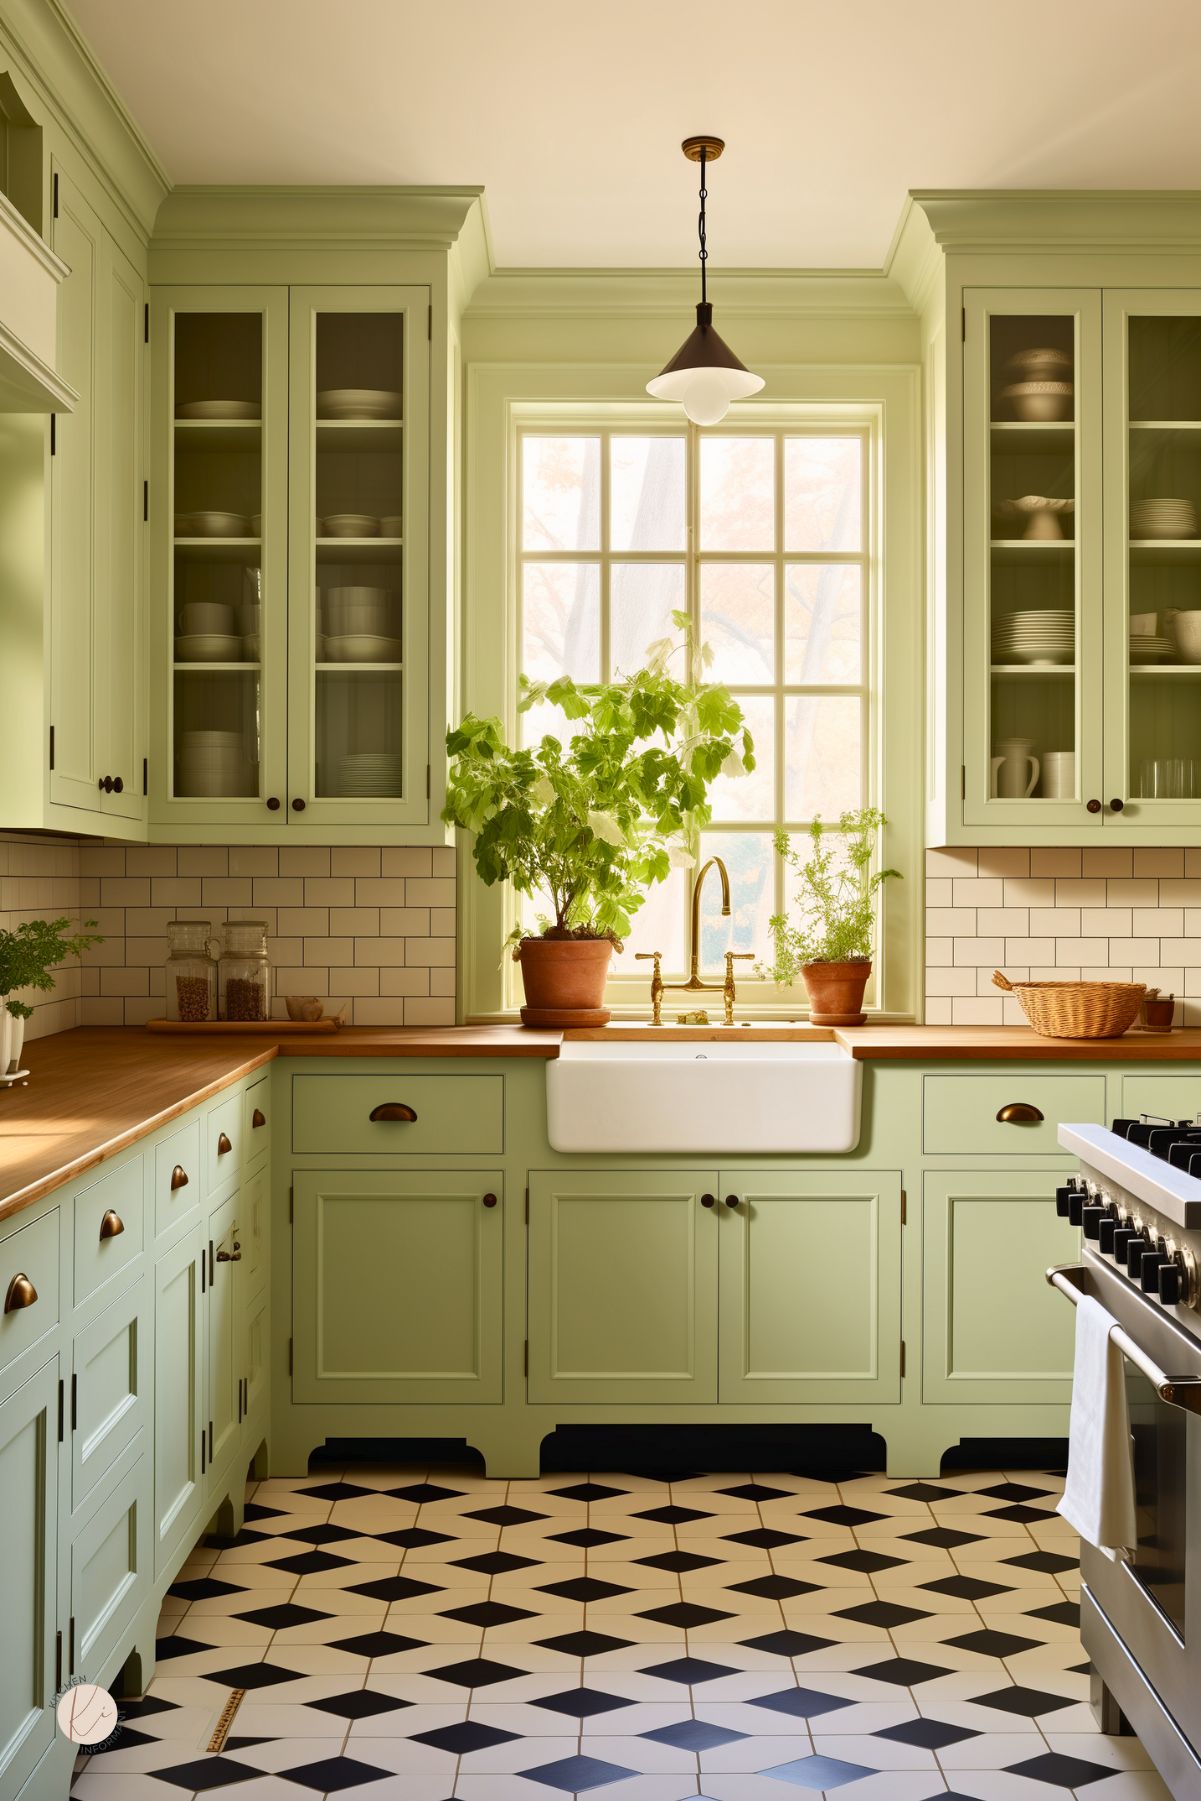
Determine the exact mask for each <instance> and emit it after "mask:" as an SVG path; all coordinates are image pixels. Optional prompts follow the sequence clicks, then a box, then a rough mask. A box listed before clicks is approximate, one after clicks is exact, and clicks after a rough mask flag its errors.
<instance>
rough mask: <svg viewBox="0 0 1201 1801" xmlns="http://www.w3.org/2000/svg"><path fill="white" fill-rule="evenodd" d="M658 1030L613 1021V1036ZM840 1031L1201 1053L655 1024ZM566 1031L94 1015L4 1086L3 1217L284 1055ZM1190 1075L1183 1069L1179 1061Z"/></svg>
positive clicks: (890, 1047) (955, 1055)
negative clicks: (194, 1026) (94, 1020)
mask: <svg viewBox="0 0 1201 1801" xmlns="http://www.w3.org/2000/svg"><path fill="white" fill-rule="evenodd" d="M653 1030H654V1028H652V1027H648V1026H643V1025H638V1024H632V1023H631V1024H627V1025H623V1024H621V1023H619V1022H614V1024H612V1025H610V1026H607V1027H604V1028H602V1029H601V1031H600V1033H599V1034H598V1033H596V1032H590V1033H588V1034H586V1035H587V1036H589V1037H595V1036H598V1035H601V1036H604V1037H606V1038H615V1037H618V1036H623V1037H626V1036H628V1037H638V1038H641V1037H643V1036H646V1035H649V1034H650V1033H651V1032H652V1031H653ZM732 1034H736V1035H737V1036H738V1037H739V1038H740V1039H748V1040H749V1039H758V1040H766V1041H772V1040H775V1041H782V1040H786V1039H793V1040H795V1039H815V1038H821V1039H827V1040H828V1039H830V1038H833V1039H835V1040H836V1041H837V1042H838V1043H840V1044H842V1045H844V1046H845V1047H846V1049H847V1050H848V1051H849V1052H850V1054H851V1055H852V1056H853V1057H855V1058H856V1059H859V1060H862V1061H865V1062H877V1061H878V1062H898V1061H908V1062H921V1063H943V1062H947V1063H957V1062H962V1063H979V1062H988V1063H996V1062H1015V1063H1029V1064H1038V1063H1057V1064H1079V1063H1087V1064H1165V1065H1168V1066H1179V1065H1189V1064H1191V1065H1201V1030H1197V1029H1188V1030H1183V1031H1178V1032H1172V1033H1169V1034H1166V1035H1162V1036H1161V1035H1154V1034H1150V1033H1140V1032H1129V1033H1127V1034H1126V1035H1125V1036H1124V1037H1122V1038H1117V1039H1115V1038H1104V1039H1087V1040H1078V1039H1049V1038H1038V1037H1036V1036H1035V1034H1034V1033H1033V1032H1031V1031H1030V1030H1029V1029H1028V1028H1027V1027H1025V1026H1003V1027H984V1026H961V1027H953V1026H917V1025H868V1026H862V1027H857V1028H851V1029H847V1030H835V1031H833V1032H831V1031H823V1030H820V1029H818V1028H813V1027H808V1026H804V1025H793V1026H787V1025H774V1024H766V1023H760V1024H755V1025H751V1026H735V1027H733V1028H723V1027H721V1026H690V1027H672V1026H664V1027H662V1028H660V1032H659V1033H657V1034H656V1036H658V1035H662V1036H665V1037H666V1036H669V1035H670V1036H673V1037H686V1038H688V1039H695V1040H697V1041H701V1042H703V1041H706V1040H716V1039H722V1038H727V1037H729V1036H731V1035H732ZM562 1039H563V1034H562V1033H559V1032H549V1031H530V1030H527V1029H526V1028H524V1027H521V1026H517V1025H481V1026H450V1027H414V1028H408V1029H406V1028H403V1027H395V1028H384V1027H378V1028H373V1027H353V1026H352V1027H347V1028H344V1029H343V1030H342V1031H340V1032H336V1033H331V1034H328V1035H327V1034H314V1035H313V1036H310V1037H298V1036H294V1035H290V1034H286V1033H281V1034H280V1035H279V1036H278V1037H275V1036H273V1035H272V1034H270V1033H267V1034H264V1035H262V1036H258V1035H247V1036H239V1037H234V1036H232V1035H231V1036H228V1037H226V1036H213V1037H208V1036H205V1037H200V1036H197V1037H188V1036H184V1035H178V1036H159V1035H156V1034H150V1033H146V1032H143V1031H139V1030H136V1029H131V1028H121V1027H109V1026H103V1027H102V1026H85V1027H81V1028H79V1029H77V1030H75V1031H70V1032H62V1033H59V1034H57V1035H56V1036H54V1037H50V1038H43V1039H37V1040H35V1041H34V1042H33V1043H31V1044H30V1045H28V1046H27V1049H26V1055H25V1061H26V1063H27V1065H28V1068H29V1071H30V1080H29V1082H28V1083H27V1084H26V1085H24V1086H18V1087H13V1088H10V1089H8V1090H7V1091H5V1092H0V1219H2V1218H5V1217H6V1216H7V1215H9V1214H11V1213H14V1212H16V1211H18V1210H19V1209H20V1208H22V1207H25V1206H27V1205H28V1204H29V1203H30V1202H32V1201H34V1200H36V1199H38V1198H39V1196H41V1195H43V1194H45V1193H46V1192H47V1191H48V1190H49V1189H52V1188H55V1187H57V1186H58V1185H59V1184H61V1183H63V1182H68V1181H70V1180H72V1179H73V1178H74V1177H76V1176H78V1175H80V1174H81V1173H83V1172H84V1171H86V1170H88V1169H90V1168H92V1167H93V1166H94V1165H95V1164H98V1163H100V1162H102V1161H103V1160H104V1159H105V1158H107V1157H111V1156H113V1155H114V1154H115V1153H116V1152H118V1151H121V1150H123V1149H125V1147H126V1146H128V1145H130V1144H132V1143H134V1142H135V1141H136V1140H137V1139H139V1138H142V1137H144V1136H146V1135H147V1134H148V1133H150V1132H153V1131H155V1130H157V1128H158V1127H160V1126H162V1125H164V1124H165V1123H166V1122H168V1121H169V1120H171V1119H173V1118H174V1117H175V1116H176V1115H178V1114H180V1113H184V1112H186V1111H187V1110H188V1109H189V1108H191V1107H193V1106H195V1105H196V1104H197V1103H198V1102H202V1101H204V1100H205V1099H207V1098H208V1097H209V1096H211V1095H213V1094H216V1093H217V1092H218V1091H219V1090H220V1089H222V1088H225V1087H228V1086H229V1085H230V1084H231V1083H234V1082H237V1081H240V1080H241V1079H242V1078H243V1077H244V1076H247V1075H249V1074H251V1073H253V1071H255V1070H256V1069H259V1068H261V1067H263V1066H265V1065H266V1064H269V1063H271V1062H272V1061H273V1060H274V1059H275V1058H276V1057H279V1056H284V1057H289V1058H301V1057H306V1058H307V1057H318V1058H323V1059H324V1058H341V1057H357V1058H375V1057H378V1058H402V1057H413V1058H476V1059H479V1058H520V1059H542V1060H546V1059H549V1058H553V1057H556V1056H557V1055H558V1052H559V1046H560V1044H561V1043H562ZM1181 1073H1184V1071H1183V1070H1182V1071H1181Z"/></svg>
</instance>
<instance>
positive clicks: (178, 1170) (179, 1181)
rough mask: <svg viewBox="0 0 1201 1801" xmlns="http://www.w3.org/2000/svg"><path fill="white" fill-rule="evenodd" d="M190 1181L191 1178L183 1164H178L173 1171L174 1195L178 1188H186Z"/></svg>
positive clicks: (172, 1191) (172, 1189)
mask: <svg viewBox="0 0 1201 1801" xmlns="http://www.w3.org/2000/svg"><path fill="white" fill-rule="evenodd" d="M190 1180H191V1178H190V1177H189V1175H188V1172H187V1170H186V1169H185V1168H184V1166H183V1164H182V1163H177V1164H176V1165H175V1168H174V1169H173V1170H172V1171H171V1193H172V1194H174V1193H175V1190H176V1189H177V1188H186V1187H187V1185H188V1183H189V1181H190Z"/></svg>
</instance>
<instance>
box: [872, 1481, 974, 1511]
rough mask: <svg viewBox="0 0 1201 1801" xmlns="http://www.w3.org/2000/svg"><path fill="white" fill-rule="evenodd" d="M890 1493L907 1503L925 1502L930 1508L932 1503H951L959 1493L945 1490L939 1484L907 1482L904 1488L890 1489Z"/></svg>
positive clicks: (949, 1489)
mask: <svg viewBox="0 0 1201 1801" xmlns="http://www.w3.org/2000/svg"><path fill="white" fill-rule="evenodd" d="M888 1492H889V1494H890V1495H900V1496H901V1498H902V1500H905V1501H924V1502H925V1503H926V1505H927V1506H929V1505H930V1503H931V1502H932V1501H950V1500H952V1499H953V1498H954V1496H955V1495H956V1494H958V1492H959V1491H958V1489H954V1488H943V1487H942V1486H941V1484H940V1483H937V1482H907V1483H906V1484H905V1486H904V1487H903V1488H890V1489H889V1491H888Z"/></svg>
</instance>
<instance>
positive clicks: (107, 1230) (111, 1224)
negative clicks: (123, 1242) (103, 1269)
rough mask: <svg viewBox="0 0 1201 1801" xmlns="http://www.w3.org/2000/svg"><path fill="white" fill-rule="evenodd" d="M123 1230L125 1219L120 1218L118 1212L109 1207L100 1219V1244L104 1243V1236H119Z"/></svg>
mask: <svg viewBox="0 0 1201 1801" xmlns="http://www.w3.org/2000/svg"><path fill="white" fill-rule="evenodd" d="M124 1230H125V1221H124V1220H123V1219H122V1218H121V1215H120V1214H119V1213H115V1212H114V1211H113V1209H112V1208H111V1207H110V1208H109V1209H108V1211H107V1212H106V1213H105V1215H104V1217H103V1218H102V1219H101V1221H100V1242H101V1244H103V1243H104V1241H105V1239H106V1238H120V1236H121V1234H122V1232H124Z"/></svg>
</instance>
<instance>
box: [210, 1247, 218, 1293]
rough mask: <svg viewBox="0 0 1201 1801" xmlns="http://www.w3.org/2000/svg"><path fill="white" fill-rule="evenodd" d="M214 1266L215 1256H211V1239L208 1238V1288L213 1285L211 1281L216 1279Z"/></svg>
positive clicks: (215, 1264) (215, 1265)
mask: <svg viewBox="0 0 1201 1801" xmlns="http://www.w3.org/2000/svg"><path fill="white" fill-rule="evenodd" d="M216 1268H217V1263H216V1258H215V1257H214V1256H213V1241H212V1239H211V1238H210V1239H209V1287H210V1288H211V1287H212V1286H213V1283H214V1282H215V1281H216Z"/></svg>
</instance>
